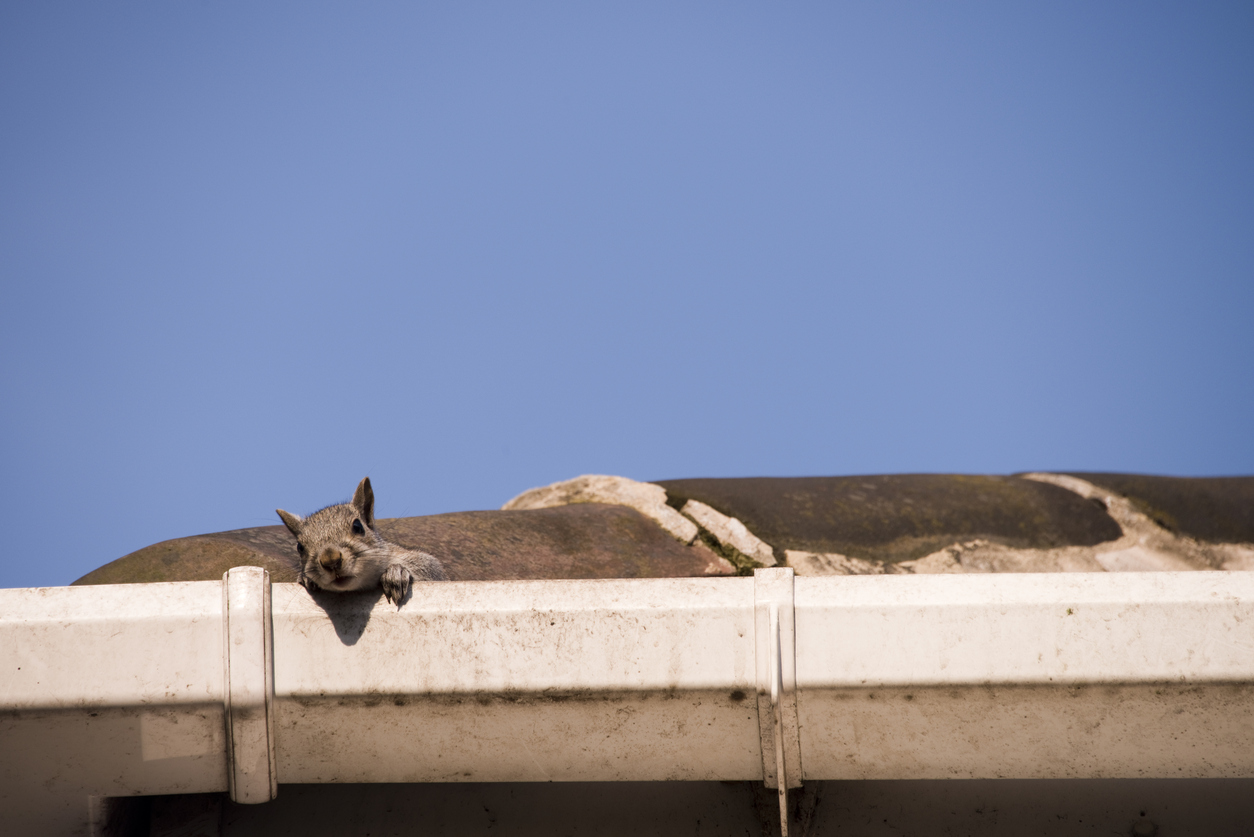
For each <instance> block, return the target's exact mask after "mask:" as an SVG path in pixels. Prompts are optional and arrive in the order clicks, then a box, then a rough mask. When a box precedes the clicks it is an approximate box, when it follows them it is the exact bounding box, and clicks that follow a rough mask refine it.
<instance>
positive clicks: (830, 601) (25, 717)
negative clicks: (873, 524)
mask: <svg viewBox="0 0 1254 837" xmlns="http://www.w3.org/2000/svg"><path fill="white" fill-rule="evenodd" d="M237 572H238V570H233V571H232V573H237ZM247 572H252V571H247ZM762 572H763V573H775V574H776V575H774V576H766V575H760V576H759V577H758V578H757V579H748V578H743V579H640V580H600V581H511V582H505V581H502V582H444V583H438V584H421V585H417V586H416V588H415V590H414V594H413V596H412V598H411V599H410V600H409V601H408V602H407V603H406V604H405V606H404V607H403V608H402V609H400V610H399V611H398V610H397V609H396V608H395V607H394V606H392V605H389V604H388V603H387V602H386V601H384V600H383V599H382V597H381V596H373V597H372V596H370V595H355V594H347V595H342V596H337V595H334V594H324V595H319V596H317V597H311V596H310V595H309V594H308V593H307V592H305V591H304V590H303V589H301V588H299V587H297V586H296V585H292V584H277V585H273V587H272V588H269V589H270V592H271V609H270V610H269V611H268V613H269V616H268V617H267V616H265V613H267V611H265V609H264V606H261V607H257V606H252V605H250V606H249V607H250V608H251V609H247V608H246V611H247V613H245V612H241V613H240V618H243V619H252V620H254V621H255V620H258V619H259V620H261V622H257V623H256V624H253V622H245V623H243V624H242V626H241V631H242V632H241V633H240V634H239V638H240V641H241V642H245V643H246V644H248V648H244V649H243V650H244V652H246V653H244V656H241V657H239V659H238V660H233V661H232V662H231V666H232V672H233V673H232V675H231V677H232V679H233V681H234V680H235V679H236V678H237V674H236V673H234V667H235V664H236V662H239V663H240V665H242V666H244V669H242V670H241V672H239V676H240V677H243V678H244V679H241V680H239V682H238V683H233V685H232V694H234V695H236V697H237V698H238V699H239V700H240V701H241V703H240V704H239V707H238V711H239V712H240V714H239V716H238V718H236V717H235V715H234V714H232V716H231V717H232V718H233V719H234V720H232V724H233V726H232V729H233V730H235V731H234V732H233V733H232V735H233V736H235V737H233V738H232V742H233V746H235V747H236V749H237V750H240V748H243V749H242V750H240V752H243V751H245V750H246V751H247V752H248V753H249V754H251V755H250V758H251V759H252V761H250V762H247V763H242V762H240V760H239V759H238V758H236V759H231V758H228V756H227V740H226V735H225V732H224V730H225V729H226V728H227V724H228V717H227V714H226V712H225V711H224V701H225V700H226V697H227V696H226V694H225V692H226V682H225V677H224V654H223V649H224V633H223V614H224V604H223V602H224V589H225V588H224V585H223V584H222V583H219V582H187V583H174V584H141V585H114V586H98V587H75V588H43V589H34V590H0V809H3V812H4V813H5V814H6V816H7V817H8V821H10V822H14V823H22V822H32V823H33V822H39V821H41V818H45V819H46V818H47V817H51V816H53V813H51V812H53V811H54V809H55V810H59V811H63V812H67V811H68V812H72V811H77V810H79V809H78V808H75V804H76V803H75V802H74V800H76V799H78V800H81V799H85V798H86V795H88V794H94V795H102V796H124V795H129V794H159V793H196V792H206V791H221V790H226V789H227V787H228V784H229V783H228V775H229V773H228V772H229V771H236V772H235V773H234V774H230V775H234V777H235V787H236V790H237V792H238V791H239V789H240V788H241V787H245V786H246V787H247V788H249V789H252V790H247V791H246V793H244V797H245V799H247V798H248V795H249V794H253V793H255V794H256V795H255V796H254V797H253V798H256V799H264V798H268V796H269V795H270V794H271V793H272V792H273V788H274V782H420V781H421V782H435V781H574V780H583V781H598V780H599V781H612V780H698V779H724V780H736V779H754V780H765V781H768V782H770V781H772V778H773V776H774V775H775V774H776V772H777V769H776V768H775V767H773V766H769V765H768V766H766V767H764V762H768V761H769V762H770V764H772V765H778V764H783V765H785V766H786V768H787V774H788V776H787V779H788V784H792V783H793V782H794V781H795V779H796V778H798V777H800V778H803V779H806V780H825V779H848V778H877V779H910V778H939V777H953V778H991V777H1005V778H1062V777H1075V778H1080V777H1087V778H1098V777H1119V776H1122V777H1136V776H1146V777H1149V776H1157V777H1166V776H1181V777H1237V776H1254V574H1251V573H1226V572H1213V573H1200V572H1199V573H1145V574H1131V573H1129V574H1115V573H1110V574H1074V575H1064V574H1058V575H1010V574H1006V575H966V576H914V577H911V576H879V577H835V578H796V579H795V580H794V579H792V578H791V572H790V571H789V570H786V569H784V570H766V571H762ZM254 574H256V573H254ZM779 574H784V575H786V576H788V578H787V579H784V578H783V577H782V576H780V575H779ZM260 579H261V576H258V580H260ZM788 582H792V587H791V588H789V586H788ZM781 585H782V586H781ZM777 587H778V589H776V588H777ZM261 589H265V588H264V587H263V588H261ZM790 590H791V593H790ZM771 591H774V592H771ZM250 595H251V594H250ZM227 598H228V599H229V598H230V597H229V596H228V597H227ZM759 599H760V601H759ZM249 601H251V600H249ZM240 604H241V606H244V605H246V604H248V602H247V601H245V600H243V599H241V601H240ZM254 604H255V603H254ZM763 608H765V610H763ZM772 613H774V616H772V615H771V614H772ZM247 614H252V615H251V616H249V615H247ZM764 614H765V615H764ZM266 622H269V626H270V635H271V637H272V655H271V651H269V650H266V649H262V650H261V651H259V650H258V648H260V646H258V645H257V643H258V637H264V636H265V635H266V631H265V623H266ZM768 624H770V625H778V626H780V627H779V629H778V630H779V631H780V634H779V636H777V637H760V636H758V634H759V633H761V632H762V631H763V630H765V629H764V628H763V627H761V626H763V625H768ZM232 630H233V631H234V628H233V629H232ZM249 648H251V649H252V650H248V649H249ZM763 649H767V651H770V649H775V650H774V651H770V653H773V654H775V655H776V658H772V660H771V663H770V665H767V666H764V667H763V666H760V665H759V662H760V660H765V659H766V657H763V656H762V655H763V654H764V653H767V651H764V650H763ZM263 652H264V653H263ZM268 659H272V665H273V677H272V678H267V677H266V676H265V672H264V671H262V672H261V673H260V679H258V677H259V674H258V671H259V670H258V669H257V665H259V664H258V663H257V661H258V660H268ZM790 660H791V663H792V665H789V661H790ZM772 666H774V667H775V668H772ZM762 671H767V672H774V675H773V676H775V677H776V679H775V680H772V681H771V682H770V683H768V682H765V681H764V680H763V675H762ZM768 679H769V678H768ZM257 683H264V684H265V685H264V687H263V688H264V689H266V690H267V695H266V700H265V701H259V700H258V698H257V697H256V696H255V695H254V692H256V688H257V687H256V684H257ZM269 689H273V694H270V693H269V692H268V690H269ZM774 692H778V693H779V696H780V701H781V703H780V704H778V705H779V707H780V709H779V711H778V713H777V714H778V717H776V718H775V719H774V720H770V719H768V720H765V721H763V722H762V723H760V722H759V720H760V719H759V713H760V712H762V711H764V710H763V708H762V707H767V708H768V709H769V708H770V707H772V706H773V705H774V704H772V703H771V701H770V698H769V695H770V694H772V693H774ZM763 695H766V696H767V697H766V699H765V701H764V699H763ZM262 706H264V707H266V713H265V715H264V718H263V716H261V715H256V714H255V712H254V710H255V709H257V708H258V707H262ZM236 711H237V710H236V709H232V713H235V712H236ZM271 712H272V714H271ZM250 713H253V714H250ZM236 722H239V723H242V724H244V725H245V726H243V727H238V723H236ZM250 724H252V725H258V726H255V728H254V726H248V725H250ZM236 727H238V729H236ZM772 729H777V730H779V732H780V735H779V736H778V737H774V733H773V732H772ZM240 730H243V732H242V733H240V734H239V735H237V733H239V732H240ZM241 736H242V737H241ZM235 738H239V740H238V741H236V740H235ZM764 742H765V744H764ZM779 742H782V747H783V752H782V753H779V752H776V745H777V743H779ZM271 747H272V748H273V749H272V750H271V749H270V748H271ZM267 753H269V754H270V755H267ZM764 753H765V758H764ZM236 755H237V757H238V755H239V753H237V754H236ZM263 763H266V764H268V766H264V764H263ZM253 765H259V766H253ZM259 771H260V772H259ZM263 773H268V775H262V774H263ZM241 782H242V783H243V784H241ZM57 806H60V807H57ZM79 807H82V806H79ZM83 810H85V809H83ZM23 812H24V813H23ZM57 816H60V815H59V814H58V815H57ZM65 816H67V817H71V813H66V814H65ZM75 816H76V815H75Z"/></svg>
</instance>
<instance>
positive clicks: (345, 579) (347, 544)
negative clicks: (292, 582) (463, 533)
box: [276, 477, 448, 607]
mask: <svg viewBox="0 0 1254 837" xmlns="http://www.w3.org/2000/svg"><path fill="white" fill-rule="evenodd" d="M276 511H277V512H278V514H279V518H280V519H281V520H282V521H283V523H284V525H286V526H287V528H288V530H289V531H290V532H291V533H292V534H293V535H294V536H295V537H296V551H297V553H298V554H299V555H300V559H301V569H300V576H299V577H298V578H297V581H299V582H300V583H301V584H303V585H304V586H305V588H306V589H308V590H310V591H313V590H333V591H335V592H341V593H343V592H347V591H349V590H366V589H369V588H371V587H375V586H376V585H382V587H383V594H384V595H385V596H387V598H388V601H389V602H391V603H392V604H395V605H397V606H398V607H399V606H400V603H401V602H402V601H403V600H404V599H405V595H406V594H407V593H409V590H410V587H411V585H412V584H413V582H415V581H447V580H448V576H447V575H445V574H444V567H443V566H441V564H440V562H439V560H438V559H436V558H435V556H433V555H428V554H427V553H425V552H418V551H416V550H411V549H405V548H404V547H403V546H397V545H396V544H394V543H389V542H388V541H385V540H384V539H383V537H382V536H381V535H380V534H379V532H378V530H377V529H376V528H375V523H374V490H373V489H372V488H371V487H370V477H366V478H365V479H364V480H362V481H361V483H360V484H359V485H358V486H357V491H356V492H355V493H354V494H353V500H352V502H350V503H340V504H339V505H335V506H327V507H326V508H325V509H321V510H320V511H316V512H314V513H313V514H311V515H309V516H308V517H304V518H302V517H298V516H296V515H294V514H292V513H291V512H286V511H283V509H276Z"/></svg>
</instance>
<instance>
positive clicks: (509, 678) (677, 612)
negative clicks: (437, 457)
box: [274, 578, 755, 698]
mask: <svg viewBox="0 0 1254 837" xmlns="http://www.w3.org/2000/svg"><path fill="white" fill-rule="evenodd" d="M361 605H362V603H361V601H354V600H351V599H348V598H347V597H334V596H332V595H324V596H320V597H319V598H318V600H317V601H315V600H314V599H313V598H311V597H310V596H309V594H308V593H306V592H305V591H304V590H303V589H301V588H300V587H298V586H297V585H294V584H276V585H274V619H275V628H274V630H275V691H276V693H277V694H278V696H279V697H280V698H305V697H316V696H320V695H484V694H499V695H507V694H514V693H517V694H545V693H573V692H601V691H613V692H618V691H634V692H650V691H653V692H666V691H688V690H710V689H726V690H729V691H731V690H735V689H750V690H751V689H752V688H753V685H754V677H755V669H754V657H753V579H751V578H738V579H699V578H694V579H639V580H634V579H605V580H588V581H484V582H446V583H441V584H420V585H416V586H415V588H414V592H413V596H412V597H411V598H410V600H409V601H408V602H406V603H405V605H404V607H403V608H402V609H400V610H399V611H398V610H397V609H396V608H395V607H392V606H389V605H387V603H386V602H383V601H379V602H378V603H377V604H376V605H375V606H374V607H373V609H371V610H370V611H369V612H368V614H367V613H363V612H362V607H361ZM328 610H330V611H331V612H332V614H333V615H332V618H331V619H328ZM363 616H365V617H367V619H368V621H366V624H365V626H364V629H363V630H361V634H360V637H359V638H356V639H354V640H353V641H352V644H346V642H345V639H344V638H343V637H341V636H340V633H339V631H337V628H336V626H335V622H336V621H340V620H343V621H344V622H353V621H357V620H360V619H361V617H363Z"/></svg>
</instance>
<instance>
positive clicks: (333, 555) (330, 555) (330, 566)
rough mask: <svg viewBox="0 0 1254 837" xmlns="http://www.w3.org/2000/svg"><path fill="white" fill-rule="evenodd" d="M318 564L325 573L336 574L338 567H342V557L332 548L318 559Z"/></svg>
mask: <svg viewBox="0 0 1254 837" xmlns="http://www.w3.org/2000/svg"><path fill="white" fill-rule="evenodd" d="M318 563H319V564H321V565H322V568H323V569H324V570H326V571H327V572H332V573H333V572H338V571H339V569H340V567H342V566H344V556H343V555H341V554H340V551H339V550H338V549H336V548H335V547H332V548H330V549H328V550H327V551H326V552H323V553H322V555H321V556H319V557H318Z"/></svg>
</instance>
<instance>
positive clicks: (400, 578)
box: [380, 564, 414, 608]
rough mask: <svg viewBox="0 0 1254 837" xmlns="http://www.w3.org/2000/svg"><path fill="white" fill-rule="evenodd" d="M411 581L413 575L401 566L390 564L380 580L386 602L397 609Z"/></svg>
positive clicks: (411, 583) (407, 591)
mask: <svg viewBox="0 0 1254 837" xmlns="http://www.w3.org/2000/svg"><path fill="white" fill-rule="evenodd" d="M413 581H414V577H413V575H412V574H411V573H410V572H409V570H408V569H407V568H406V567H405V566H404V565H403V564H392V565H391V566H389V567H388V568H387V570H386V571H385V572H384V573H383V578H382V579H380V583H381V584H382V585H383V595H384V596H387V600H388V602H390V603H391V604H394V605H396V606H397V607H398V608H399V607H400V606H401V602H403V601H404V600H405V596H406V595H407V594H408V593H409V590H410V587H411V586H412V585H413Z"/></svg>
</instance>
